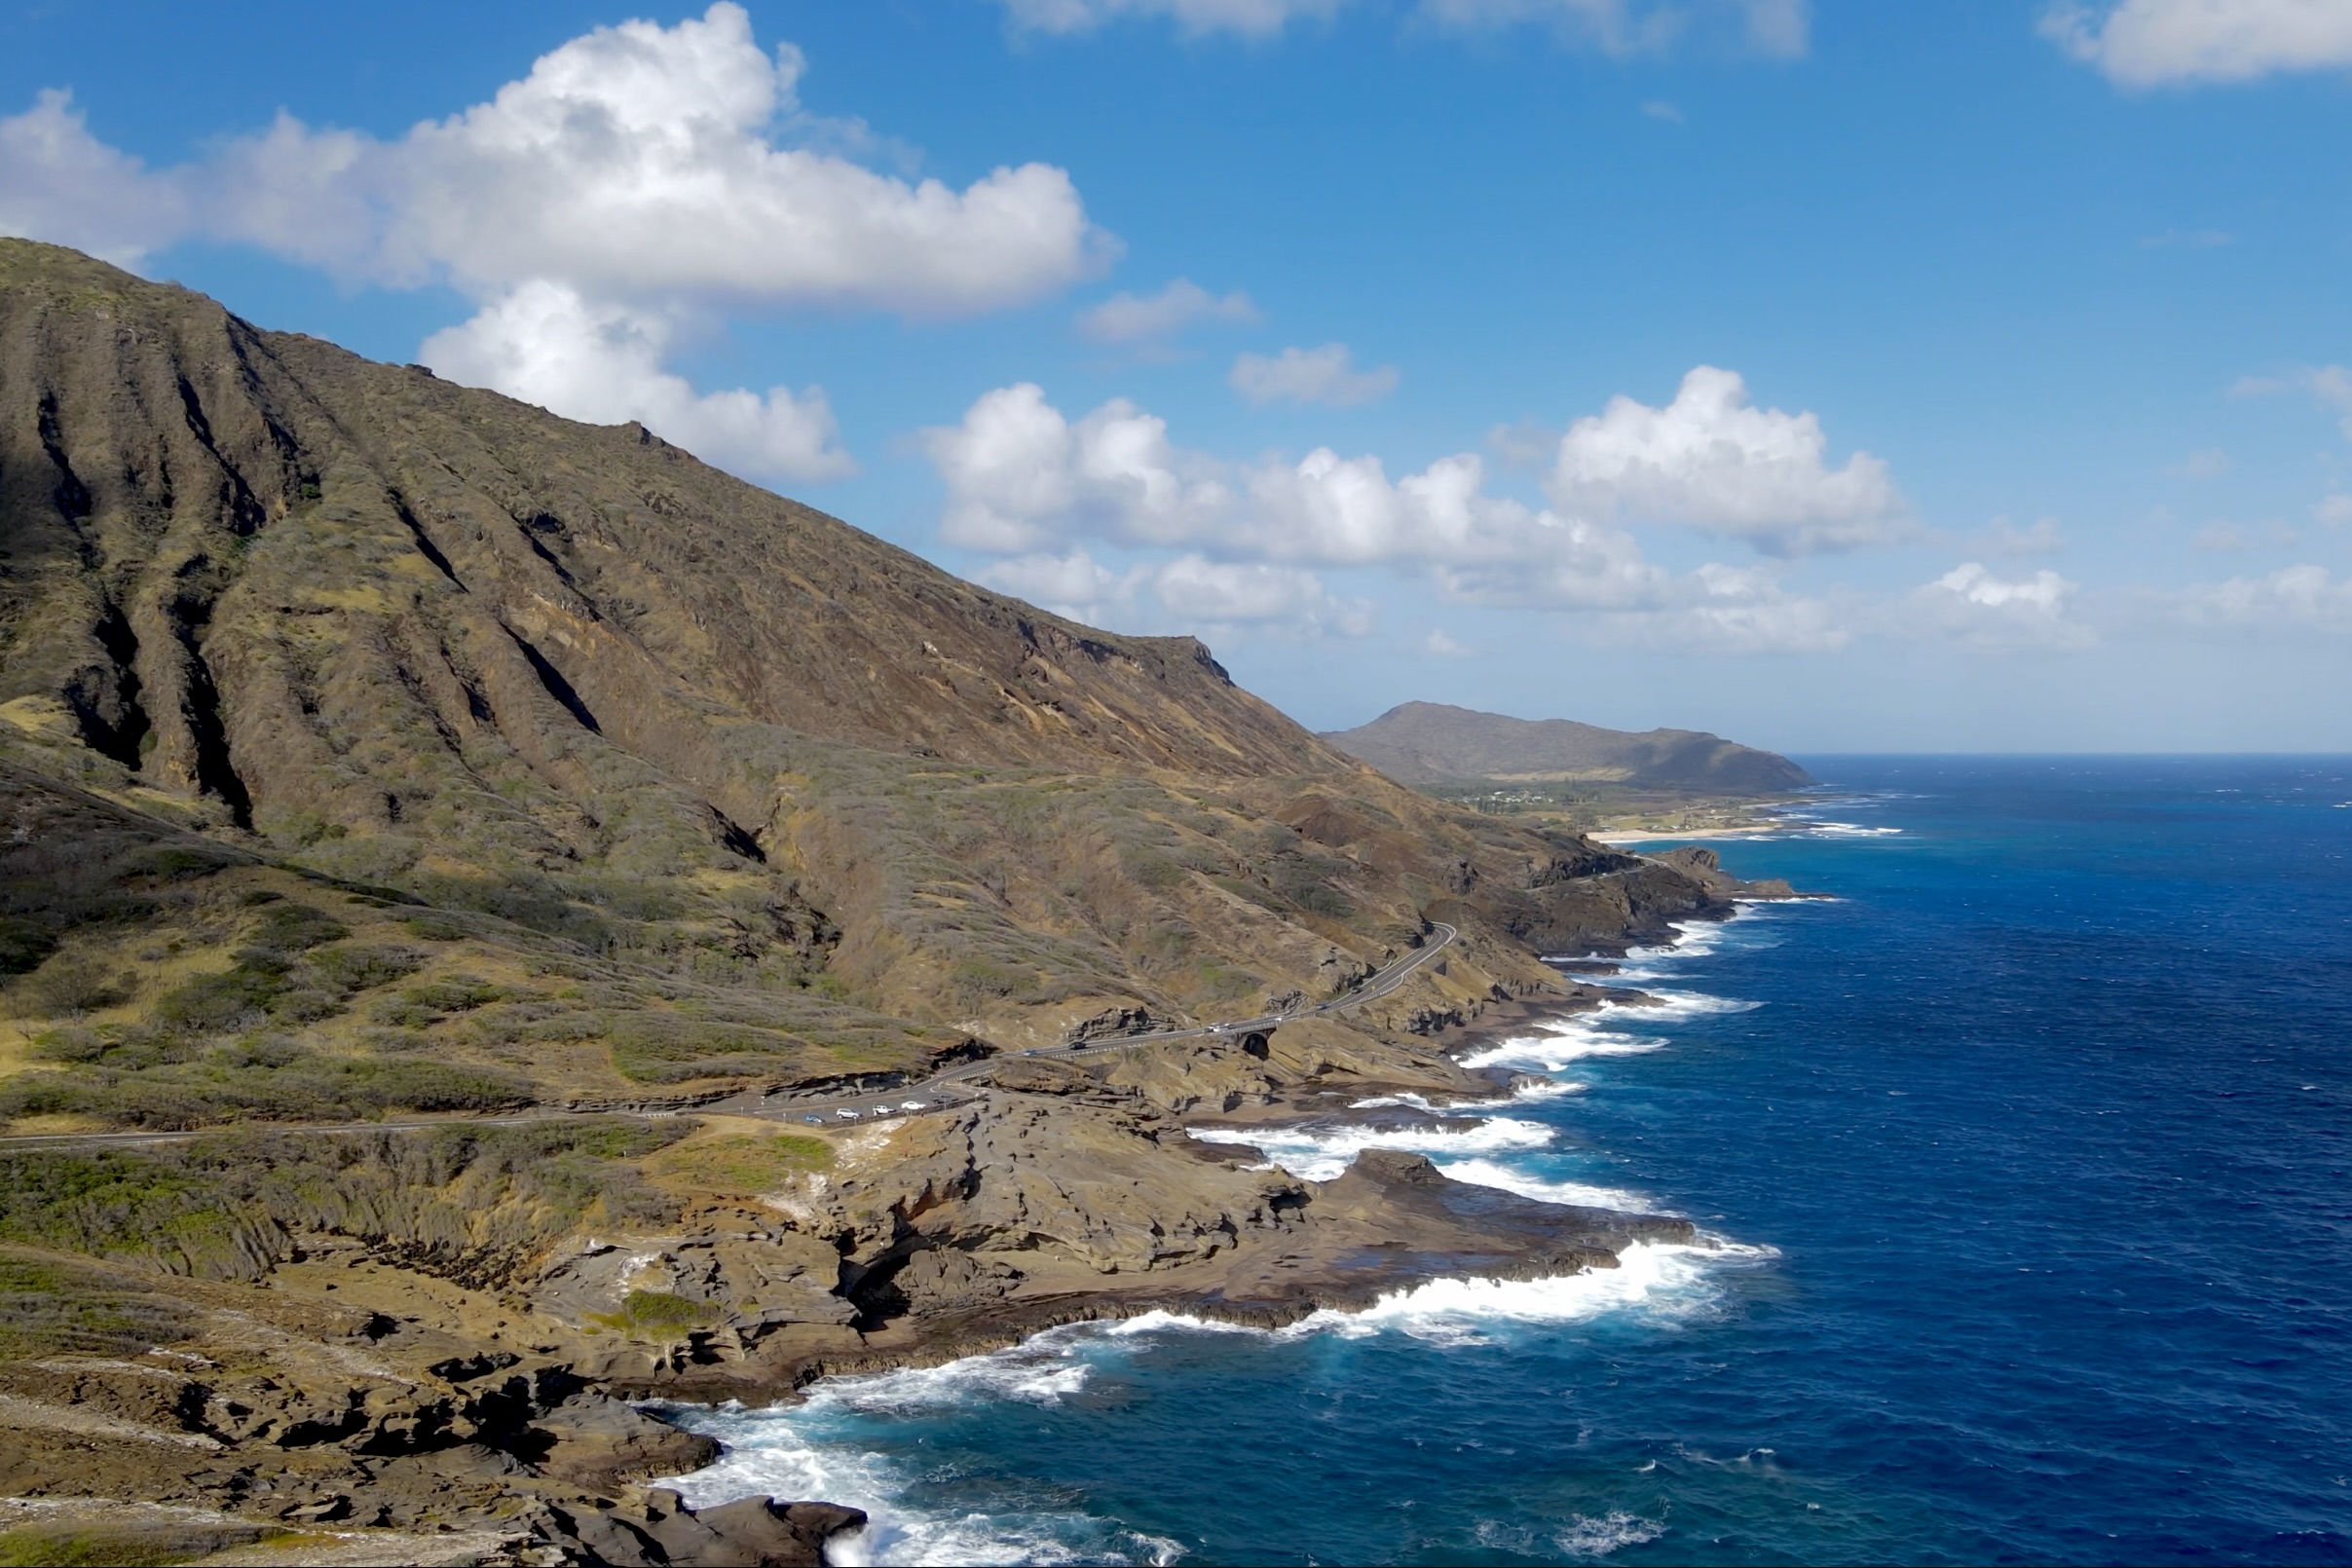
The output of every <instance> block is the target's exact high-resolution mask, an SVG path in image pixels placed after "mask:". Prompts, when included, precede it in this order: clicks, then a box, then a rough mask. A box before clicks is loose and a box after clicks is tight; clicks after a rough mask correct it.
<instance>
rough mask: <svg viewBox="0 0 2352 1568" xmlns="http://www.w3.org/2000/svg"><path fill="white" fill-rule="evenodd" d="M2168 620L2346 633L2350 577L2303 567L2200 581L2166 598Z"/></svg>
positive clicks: (2351, 620)
mask: <svg viewBox="0 0 2352 1568" xmlns="http://www.w3.org/2000/svg"><path fill="white" fill-rule="evenodd" d="M2167 608H2169V610H2170V611H2171V613H2172V615H2173V616H2174V617H2176V618H2178V619H2181V620H2185V621H2187V622H2189V623H2190V624H2192V625H2199V626H2253V627H2258V628H2270V629H2281V628H2289V627H2318V628H2320V629H2322V630H2329V631H2352V578H2335V577H2332V576H2331V575H2330V574H2329V572H2328V569H2327V568H2326V567H2323V566H2313V565H2310V564H2308V563H2306V564H2304V565H2301V566H2290V567H2283V568H2281V569H2280V570H2278V571H2276V572H2273V573H2271V574H2269V575H2268V576H2267V577H2259V578H2231V579H2228V580H2227V581H2225V582H2203V583H2199V584H2197V585H2196V586H2194V587H2192V588H2189V589H2187V590H2186V591H2185V592H2183V593H2180V594H2177V595H2173V596H2171V597H2170V601H2169V604H2168V605H2167Z"/></svg>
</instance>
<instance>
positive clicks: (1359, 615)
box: [974, 548, 1372, 637]
mask: <svg viewBox="0 0 2352 1568" xmlns="http://www.w3.org/2000/svg"><path fill="white" fill-rule="evenodd" d="M974 577H975V579H976V580H978V581H980V582H982V583H984V584H986V585H987V586H989V587H991V588H998V589H1001V590H1002V591H1004V592H1006V593H1011V594H1017V595H1019V596H1020V597H1021V598H1024V599H1027V600H1029V601H1030V602H1031V603H1033V604H1040V605H1043V606H1044V607H1045V608H1046V609H1048V610H1051V611H1053V612H1054V613H1055V614H1056V615H1060V616H1068V617H1069V618H1071V619H1072V620H1082V621H1087V622H1090V623H1092V624H1095V625H1120V626H1140V625H1144V624H1147V623H1164V622H1166V621H1167V620H1169V619H1170V618H1172V617H1173V619H1174V620H1175V621H1176V623H1179V624H1183V625H1187V626H1195V627H1198V626H1204V625H1206V626H1242V625H1250V626H1261V627H1267V628H1271V629H1273V630H1276V631H1280V632H1284V633H1288V634H1292V635H1299V636H1319V635H1323V634H1325V633H1336V634H1338V635H1341V636H1347V637H1361V636H1363V635H1365V634H1366V633H1367V632H1369V631H1370V630H1371V625H1372V609H1371V606H1370V604H1368V603H1367V602H1365V601H1363V600H1361V599H1342V598H1339V597H1338V596H1336V595H1334V594H1332V593H1331V592H1330V591H1329V590H1328V589H1326V588H1325V585H1324V582H1323V579H1321V578H1320V577H1318V576H1317V575H1316V574H1314V573H1312V572H1308V571H1304V570H1301V569H1299V568H1295V567H1278V566H1270V565H1268V564H1266V563H1264V562H1228V561H1213V560H1211V559H1210V558H1209V557H1207V556H1205V555H1202V554H1200V553H1198V552H1197V551H1195V552H1188V553H1186V554H1183V555H1180V556H1177V557H1176V558H1175V559H1174V560H1168V561H1160V562H1153V563H1146V564H1143V565H1139V566H1132V567H1130V568H1128V569H1127V570H1126V571H1124V572H1114V571H1112V570H1111V569H1110V568H1108V567H1106V566H1104V565H1102V564H1101V563H1100V562H1098V561H1097V560H1096V559H1095V558H1094V556H1093V555H1092V554H1091V553H1089V552H1088V551H1087V550H1085V549H1082V548H1081V549H1075V550H1071V551H1069V552H1068V553H1067V554H1062V555H1057V554H1053V553H1050V552H1040V553H1035V554H1029V555H1021V556H1015V557H1012V558H1010V559H1007V560H1002V561H994V562H991V563H989V565H988V566H986V567H984V568H982V569H981V570H980V571H979V572H978V573H976V574H974ZM1155 607H1156V609H1155Z"/></svg>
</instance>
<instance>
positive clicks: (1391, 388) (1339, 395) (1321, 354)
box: [1226, 343, 1402, 408]
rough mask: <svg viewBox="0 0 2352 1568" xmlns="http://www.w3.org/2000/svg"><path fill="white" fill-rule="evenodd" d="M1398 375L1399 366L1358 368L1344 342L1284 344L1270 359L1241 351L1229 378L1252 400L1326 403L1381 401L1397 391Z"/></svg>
mask: <svg viewBox="0 0 2352 1568" xmlns="http://www.w3.org/2000/svg"><path fill="white" fill-rule="evenodd" d="M1400 379H1402V378H1401V377H1400V376H1399V375H1398V373H1397V367H1396V366H1395V365H1381V366H1378V367H1377V368H1375V369H1371V370H1359V369H1357V368H1356V357H1355V355H1353V354H1351V353H1350V352H1349V350H1348V346H1347V345H1346V344H1344V343H1326V344H1325V345H1324V346H1323V347H1322V348H1320V349H1285V350H1283V352H1282V353H1281V354H1280V355H1277V356H1274V357H1271V358H1269V357H1268V356H1267V355H1262V354H1245V355H1239V356H1237V357H1236V358H1235V359H1234V361H1233V370H1232V372H1231V373H1230V374H1229V375H1228V376H1227V377H1226V380H1227V381H1228V382H1229V383H1230V384H1231V385H1232V387H1233V390H1234V391H1235V392H1240V393H1241V394H1242V395H1243V396H1244V397H1247V398H1248V399H1249V400H1250V401H1251V402H1253V403H1258V404H1261V405H1262V404H1265V403H1271V402H1277V401H1284V400H1288V401H1289V402H1294V403H1321V404H1323V405H1324V406H1325V407H1326V408H1347V407H1351V406H1353V405H1355V404H1357V403H1369V402H1374V401H1377V400H1378V399H1380V398H1383V397H1386V396H1387V395H1388V394H1389V393H1390V392H1395V391H1396V390H1397V383H1398V382H1399V381H1400Z"/></svg>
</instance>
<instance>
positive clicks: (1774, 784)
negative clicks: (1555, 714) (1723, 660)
mask: <svg viewBox="0 0 2352 1568" xmlns="http://www.w3.org/2000/svg"><path fill="white" fill-rule="evenodd" d="M1323 738H1324V739H1325V741H1327V742H1329V743H1330V744H1331V745H1333V746H1335V747H1337V748H1338V749H1339V750H1341V751H1343V752H1346V753H1348V754H1349V755H1350V756H1352V757H1360V758H1362V759H1363V761H1365V762H1367V763H1370V764H1371V765H1373V766H1374V767H1377V768H1379V769H1380V770H1381V771H1382V772H1384V773H1386V774H1388V775H1389V777H1391V778H1394V779H1397V780H1399V781H1400V782H1402V783H1406V784H1423V785H1428V784H1458V783H1469V782H1475V781H1480V780H1491V781H1496V782H1504V783H1522V782H1524V783H1564V782H1589V783H1595V784H1619V785H1624V786H1625V787H1627V788H1631V789H1655V790H1689V791H1693V792H1698V793H1704V794H1713V795H1771V794H1775V793H1777V792H1779V791H1782V790H1791V789H1797V788H1800V787H1802V786H1804V785H1807V784H1811V782H1812V775H1811V774H1810V773H1808V772H1806V770H1805V769H1804V768H1802V767H1799V766H1798V765H1796V764H1795V763H1792V762H1790V761H1789V760H1788V759H1787V758H1785V757H1781V756H1777V755H1775V754H1773V753H1772V752H1769V751H1758V750H1756V749H1755V748H1754V747H1752V746H1741V745H1738V744H1736V743H1735V742H1732V741H1729V740H1725V739H1724V738H1723V737H1722V736H1720V735H1710V734H1706V733H1704V732H1702V731H1699V730H1696V729H1652V730H1648V731H1646V732H1643V733H1640V734H1636V733H1634V732H1632V731H1630V730H1625V729H1603V728H1599V727H1598V726H1597V725H1587V724H1578V723H1576V722H1575V721H1574V720H1572V719H1540V720H1528V719H1512V718H1509V717H1507V716H1506V715H1503V714H1499V713H1478V712H1475V711H1474V710H1472V709H1469V708H1455V707H1449V706H1447V705H1446V704H1444V703H1441V702H1407V703H1403V704H1401V705H1400V706H1398V707H1394V708H1391V709H1390V710H1389V711H1388V712H1386V713H1384V714H1382V715H1381V716H1380V717H1379V718H1377V719H1375V720H1373V721H1372V722H1371V723H1370V724H1368V725H1362V726H1359V727H1358V728H1354V729H1342V730H1338V731H1336V732H1332V733H1327V734H1325V736H1324V737H1323Z"/></svg>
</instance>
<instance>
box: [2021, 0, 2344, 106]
mask: <svg viewBox="0 0 2352 1568" xmlns="http://www.w3.org/2000/svg"><path fill="white" fill-rule="evenodd" d="M2041 32H2042V35H2043V36H2044V37H2046V38H2049V39H2050V40H2052V41H2053V42H2055V43H2056V44H2057V45H2058V46H2059V47H2060V48H2061V49H2063V50H2065V51H2066V52H2067V53H2068V54H2070V55H2072V56H2074V57H2075V58H2076V59H2078V60H2082V61H2084V62H2085V63H2087V64H2090V65H2092V66H2095V67H2096V68H2097V69H2098V70H2100V71H2101V72H2102V73H2104V74H2105V75H2106V76H2107V77H2108V78H2109V80H2110V81H2113V82H2116V83H2118V84H2120V85H2122V86H2125V87H2160V86H2167V85H2172V84H2178V83H2189V82H2249V81H2253V80H2255V79H2256V78H2258V77H2263V76H2269V75H2271V74H2273V73H2274V72H2280V71H2313V70H2330V69H2342V68H2345V67H2352V9H2347V8H2345V7H2344V6H2343V5H2341V4H2339V3H2337V0H2121V3H2119V4H2115V5H2109V6H2090V5H2084V4H2080V3H2078V0H2061V3H2059V4H2056V5H2053V6H2051V7H2050V9H2049V10H2048V11H2046V12H2044V13H2043V15H2042V19H2041Z"/></svg>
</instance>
